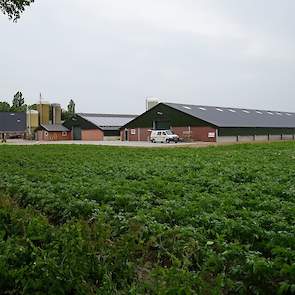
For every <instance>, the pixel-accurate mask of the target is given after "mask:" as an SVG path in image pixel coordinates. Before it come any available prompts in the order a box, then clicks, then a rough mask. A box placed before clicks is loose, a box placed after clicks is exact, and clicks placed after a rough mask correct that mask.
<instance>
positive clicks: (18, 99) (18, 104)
mask: <svg viewBox="0 0 295 295" xmlns="http://www.w3.org/2000/svg"><path fill="white" fill-rule="evenodd" d="M26 109H27V106H26V105H25V99H24V97H23V94H22V93H21V92H20V91H18V92H17V93H16V94H15V95H14V96H13V100H12V107H11V109H10V110H11V111H12V112H25V111H26Z"/></svg>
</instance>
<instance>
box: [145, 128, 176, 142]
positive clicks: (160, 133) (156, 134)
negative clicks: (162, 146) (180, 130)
mask: <svg viewBox="0 0 295 295" xmlns="http://www.w3.org/2000/svg"><path fill="white" fill-rule="evenodd" d="M171 141H173V142H179V136H178V135H176V134H174V133H173V131H171V130H152V133H151V142H167V143H169V142H171Z"/></svg>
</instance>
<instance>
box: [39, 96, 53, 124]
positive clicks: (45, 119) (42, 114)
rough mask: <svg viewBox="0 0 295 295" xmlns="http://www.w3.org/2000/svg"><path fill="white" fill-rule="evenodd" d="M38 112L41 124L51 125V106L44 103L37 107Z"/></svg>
mask: <svg viewBox="0 0 295 295" xmlns="http://www.w3.org/2000/svg"><path fill="white" fill-rule="evenodd" d="M37 110H38V112H39V122H40V124H49V117H50V115H49V113H50V104H49V103H48V102H44V101H42V102H41V103H39V104H38V105H37Z"/></svg>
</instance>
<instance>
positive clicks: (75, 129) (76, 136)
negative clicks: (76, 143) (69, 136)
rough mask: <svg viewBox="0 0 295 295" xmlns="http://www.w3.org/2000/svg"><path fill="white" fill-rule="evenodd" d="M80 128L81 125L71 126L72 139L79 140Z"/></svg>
mask: <svg viewBox="0 0 295 295" xmlns="http://www.w3.org/2000/svg"><path fill="white" fill-rule="evenodd" d="M81 133H82V130H81V127H77V126H76V127H73V139H74V140H81V139H82V136H81Z"/></svg>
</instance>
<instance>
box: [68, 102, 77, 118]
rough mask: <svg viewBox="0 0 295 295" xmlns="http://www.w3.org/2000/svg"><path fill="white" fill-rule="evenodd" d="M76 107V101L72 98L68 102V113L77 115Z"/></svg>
mask: <svg viewBox="0 0 295 295" xmlns="http://www.w3.org/2000/svg"><path fill="white" fill-rule="evenodd" d="M75 107H76V105H75V102H74V101H73V100H72V99H71V100H70V102H69V104H68V113H69V114H70V115H75Z"/></svg>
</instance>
